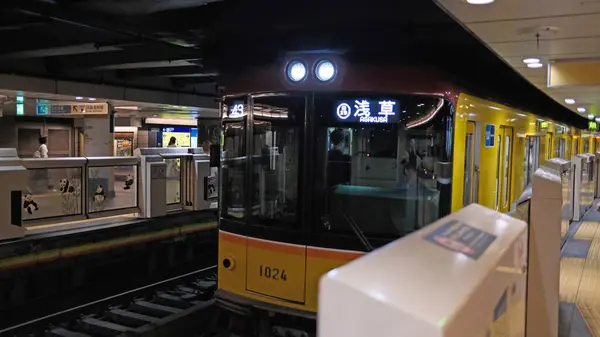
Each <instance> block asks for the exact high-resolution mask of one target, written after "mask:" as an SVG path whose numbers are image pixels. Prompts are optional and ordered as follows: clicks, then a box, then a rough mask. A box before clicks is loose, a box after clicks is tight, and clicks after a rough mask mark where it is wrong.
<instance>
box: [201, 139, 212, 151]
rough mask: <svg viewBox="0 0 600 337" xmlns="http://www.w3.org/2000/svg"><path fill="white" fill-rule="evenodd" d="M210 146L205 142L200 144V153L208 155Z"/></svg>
mask: <svg viewBox="0 0 600 337" xmlns="http://www.w3.org/2000/svg"><path fill="white" fill-rule="evenodd" d="M211 145H212V144H211V143H210V142H209V141H208V140H205V141H203V142H202V151H204V153H205V154H210V146H211Z"/></svg>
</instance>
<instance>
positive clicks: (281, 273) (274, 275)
mask: <svg viewBox="0 0 600 337" xmlns="http://www.w3.org/2000/svg"><path fill="white" fill-rule="evenodd" d="M260 276H262V277H266V278H268V279H271V280H276V281H284V282H285V281H287V275H286V274H285V269H279V268H272V267H269V266H263V265H262V264H261V265H260Z"/></svg>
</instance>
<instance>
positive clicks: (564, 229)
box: [560, 220, 569, 237]
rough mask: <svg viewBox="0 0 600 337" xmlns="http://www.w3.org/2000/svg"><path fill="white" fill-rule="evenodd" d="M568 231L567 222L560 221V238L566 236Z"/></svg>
mask: <svg viewBox="0 0 600 337" xmlns="http://www.w3.org/2000/svg"><path fill="white" fill-rule="evenodd" d="M568 231H569V220H562V221H561V222H560V236H561V237H564V236H565V235H567V232H568Z"/></svg>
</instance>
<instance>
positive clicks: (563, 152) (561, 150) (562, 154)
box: [556, 138, 567, 159]
mask: <svg viewBox="0 0 600 337" xmlns="http://www.w3.org/2000/svg"><path fill="white" fill-rule="evenodd" d="M556 157H558V158H562V159H566V158H567V140H566V139H564V138H560V139H559V140H558V153H557V154H556Z"/></svg>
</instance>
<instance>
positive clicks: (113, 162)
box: [87, 157, 140, 167]
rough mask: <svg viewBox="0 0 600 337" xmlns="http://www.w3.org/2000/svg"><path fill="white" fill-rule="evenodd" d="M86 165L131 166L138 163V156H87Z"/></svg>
mask: <svg viewBox="0 0 600 337" xmlns="http://www.w3.org/2000/svg"><path fill="white" fill-rule="evenodd" d="M87 160H88V166H89V167H97V166H131V165H139V163H140V157H88V158H87Z"/></svg>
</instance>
